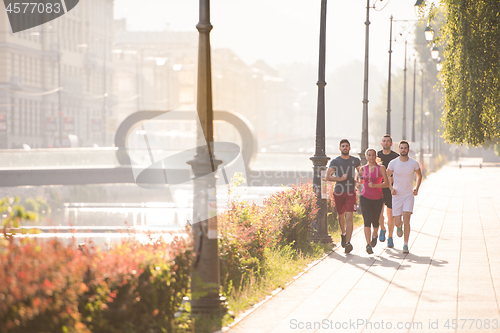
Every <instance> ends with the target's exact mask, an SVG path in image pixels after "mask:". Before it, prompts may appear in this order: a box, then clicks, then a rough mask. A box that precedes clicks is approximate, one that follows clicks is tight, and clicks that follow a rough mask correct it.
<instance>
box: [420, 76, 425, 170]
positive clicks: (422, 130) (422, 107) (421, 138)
mask: <svg viewBox="0 0 500 333" xmlns="http://www.w3.org/2000/svg"><path fill="white" fill-rule="evenodd" d="M420 72H421V73H422V92H421V96H420V168H422V171H423V170H424V169H423V168H424V70H423V69H421V70H420Z"/></svg>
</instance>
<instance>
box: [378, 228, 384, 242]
mask: <svg viewBox="0 0 500 333" xmlns="http://www.w3.org/2000/svg"><path fill="white" fill-rule="evenodd" d="M378 240H379V241H381V242H385V230H383V229H380V235H379V236H378Z"/></svg>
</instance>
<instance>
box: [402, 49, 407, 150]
mask: <svg viewBox="0 0 500 333" xmlns="http://www.w3.org/2000/svg"><path fill="white" fill-rule="evenodd" d="M407 48H408V42H407V41H405V67H404V84H403V87H404V88H403V127H402V130H403V133H402V138H403V140H406V70H407V69H406V52H407Z"/></svg>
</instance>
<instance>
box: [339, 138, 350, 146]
mask: <svg viewBox="0 0 500 333" xmlns="http://www.w3.org/2000/svg"><path fill="white" fill-rule="evenodd" d="M343 143H347V144H348V145H349V146H350V145H351V143H350V142H349V140H347V139H342V140H340V143H339V147H340V146H341V145H342V144H343Z"/></svg>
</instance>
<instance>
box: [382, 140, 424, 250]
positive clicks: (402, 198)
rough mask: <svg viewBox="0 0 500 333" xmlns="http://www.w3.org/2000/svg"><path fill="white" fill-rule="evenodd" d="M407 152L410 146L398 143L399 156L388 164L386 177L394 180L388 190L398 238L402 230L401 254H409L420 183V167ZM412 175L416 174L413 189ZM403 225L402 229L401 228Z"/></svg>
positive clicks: (405, 143)
mask: <svg viewBox="0 0 500 333" xmlns="http://www.w3.org/2000/svg"><path fill="white" fill-rule="evenodd" d="M409 151H410V144H409V143H408V141H405V140H402V141H401V142H400V143H399V155H400V156H399V157H398V158H395V159H393V160H392V161H391V162H389V167H388V168H387V176H388V177H390V176H391V175H392V176H393V178H394V183H392V184H391V182H389V189H390V190H391V194H392V216H393V217H394V225H395V226H396V227H397V234H398V237H401V236H403V229H404V246H403V253H409V250H408V239H409V238H410V217H411V214H412V213H413V203H414V201H415V196H416V195H417V194H418V189H419V188H420V184H421V183H422V171H421V170H420V165H419V164H418V162H417V161H415V160H414V159H413V158H410V157H409V156H408V152H409ZM413 173H416V174H417V185H416V187H415V188H413ZM401 216H403V222H401ZM403 223H404V228H401V227H402V224H403Z"/></svg>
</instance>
